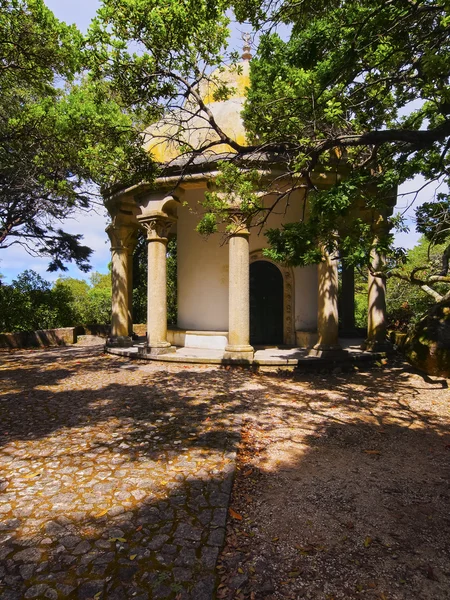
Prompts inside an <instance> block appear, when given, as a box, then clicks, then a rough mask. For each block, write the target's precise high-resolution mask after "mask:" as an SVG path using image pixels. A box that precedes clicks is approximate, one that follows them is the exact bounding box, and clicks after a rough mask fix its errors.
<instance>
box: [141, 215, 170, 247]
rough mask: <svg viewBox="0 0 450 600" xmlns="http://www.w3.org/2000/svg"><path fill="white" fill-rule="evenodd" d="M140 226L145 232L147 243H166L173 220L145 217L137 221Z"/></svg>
mask: <svg viewBox="0 0 450 600" xmlns="http://www.w3.org/2000/svg"><path fill="white" fill-rule="evenodd" d="M139 222H140V224H141V225H142V227H143V228H144V229H145V231H146V232H147V241H148V242H153V241H167V238H168V235H169V232H170V229H171V227H172V225H173V223H174V220H173V219H169V218H167V217H161V216H157V217H145V218H143V219H139Z"/></svg>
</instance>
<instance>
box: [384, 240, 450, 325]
mask: <svg viewBox="0 0 450 600" xmlns="http://www.w3.org/2000/svg"><path fill="white" fill-rule="evenodd" d="M444 249H445V245H439V244H438V245H430V243H429V241H428V240H427V239H426V237H425V236H424V237H422V238H421V239H420V240H419V243H418V244H417V245H416V246H415V247H414V248H412V249H411V250H409V251H408V252H407V256H406V262H405V264H404V265H403V266H402V267H401V269H398V270H397V271H394V272H397V273H399V274H401V275H402V276H403V277H405V279H399V278H397V277H390V278H389V280H388V285H387V296H386V306H387V313H388V318H389V321H390V325H391V327H394V328H396V329H400V330H406V329H407V328H408V326H409V325H410V324H414V323H417V322H418V321H419V320H420V319H421V318H422V317H423V316H424V314H425V313H426V312H427V311H428V310H429V309H430V308H431V306H433V304H434V303H435V300H434V299H433V298H432V297H431V296H430V295H428V294H425V293H424V292H423V290H422V289H421V288H420V287H419V286H418V285H414V284H413V283H410V282H409V281H408V278H409V277H410V275H411V273H412V272H413V271H414V270H415V269H420V270H419V273H420V277H421V278H422V279H425V280H426V279H427V277H430V276H432V275H434V274H435V273H436V272H439V271H440V267H441V261H442V253H443V251H444ZM434 288H435V289H436V291H438V292H439V293H441V294H442V295H444V294H445V293H446V291H447V290H448V284H447V285H446V284H445V283H439V282H438V283H437V284H435V285H434Z"/></svg>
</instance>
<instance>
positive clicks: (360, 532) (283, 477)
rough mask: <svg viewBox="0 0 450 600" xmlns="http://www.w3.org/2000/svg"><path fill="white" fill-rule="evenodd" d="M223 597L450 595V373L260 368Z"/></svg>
mask: <svg viewBox="0 0 450 600" xmlns="http://www.w3.org/2000/svg"><path fill="white" fill-rule="evenodd" d="M250 388H251V390H252V393H253V396H254V398H253V402H251V401H250V402H248V403H247V412H246V416H245V424H244V431H243V438H242V443H241V447H240V453H239V455H238V471H237V473H238V474H237V477H236V480H235V485H234V489H233V496H232V503H231V509H230V511H229V512H230V518H229V523H228V529H227V539H226V545H225V548H224V550H223V552H222V555H221V557H220V561H219V566H218V570H219V574H220V585H219V589H218V598H227V599H229V598H239V599H240V598H251V599H259V598H266V599H267V600H269V599H278V598H290V599H296V598H310V599H321V600H337V599H341V598H345V599H352V598H370V599H372V598H377V599H380V600H388V599H389V600H397V599H402V600H406V599H408V600H409V599H411V600H412V599H415V600H417V599H419V598H420V599H427V600H432V599H433V600H438V599H444V598H450V561H449V558H450V518H449V504H450V503H449V500H450V489H449V478H450V472H449V462H450V461H449V459H450V427H449V424H450V393H449V390H448V380H445V379H442V378H439V377H432V378H430V377H427V376H424V375H419V374H417V373H415V372H414V371H413V370H412V369H411V368H410V367H409V366H408V365H407V364H405V363H403V362H402V361H400V360H399V359H398V358H397V359H396V360H394V361H393V362H392V361H391V362H390V363H389V364H388V365H387V366H385V367H383V368H375V369H374V370H371V371H367V372H354V373H351V374H350V373H348V374H345V373H336V374H326V373H322V374H316V375H313V374H310V375H302V374H297V375H295V376H287V377H286V376H281V377H280V376H278V377H277V376H276V375H273V376H268V375H261V376H258V375H256V376H253V380H252V383H251V384H248V385H247V390H248V392H249V391H250Z"/></svg>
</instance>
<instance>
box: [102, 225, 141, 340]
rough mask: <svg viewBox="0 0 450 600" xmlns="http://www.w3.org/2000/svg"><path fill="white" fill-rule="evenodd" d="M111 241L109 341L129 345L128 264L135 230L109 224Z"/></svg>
mask: <svg viewBox="0 0 450 600" xmlns="http://www.w3.org/2000/svg"><path fill="white" fill-rule="evenodd" d="M106 231H107V233H108V236H109V239H110V240H111V262H112V271H111V280H112V282H111V283H112V299H111V340H110V342H111V343H112V344H119V345H129V344H130V343H131V338H130V337H129V326H128V321H129V314H128V311H129V294H130V292H129V285H130V277H129V271H128V268H129V262H128V255H129V252H130V247H133V239H134V237H135V231H136V230H135V228H134V227H133V225H131V224H120V223H114V222H113V223H111V225H109V226H108V227H107V228H106Z"/></svg>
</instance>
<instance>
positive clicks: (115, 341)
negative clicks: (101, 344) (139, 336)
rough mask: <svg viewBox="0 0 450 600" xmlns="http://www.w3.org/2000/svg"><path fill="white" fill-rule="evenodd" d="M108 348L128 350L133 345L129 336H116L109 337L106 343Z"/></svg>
mask: <svg viewBox="0 0 450 600" xmlns="http://www.w3.org/2000/svg"><path fill="white" fill-rule="evenodd" d="M106 345H107V346H108V347H109V348H128V347H129V346H132V345H133V340H132V339H131V336H129V335H117V336H114V337H112V336H111V337H109V338H108V339H107V341H106Z"/></svg>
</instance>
